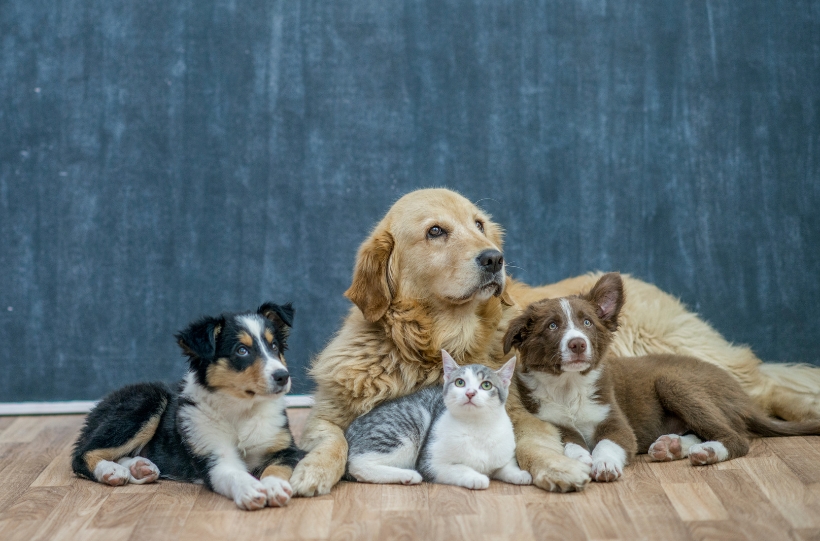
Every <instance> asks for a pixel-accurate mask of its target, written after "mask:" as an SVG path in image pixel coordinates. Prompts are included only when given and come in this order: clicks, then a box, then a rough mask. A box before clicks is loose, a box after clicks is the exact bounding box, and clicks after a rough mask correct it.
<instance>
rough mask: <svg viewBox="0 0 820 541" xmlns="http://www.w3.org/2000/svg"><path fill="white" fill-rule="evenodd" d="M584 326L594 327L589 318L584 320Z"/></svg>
mask: <svg viewBox="0 0 820 541" xmlns="http://www.w3.org/2000/svg"><path fill="white" fill-rule="evenodd" d="M584 327H592V322H591V321H590V320H588V319H585V320H584Z"/></svg>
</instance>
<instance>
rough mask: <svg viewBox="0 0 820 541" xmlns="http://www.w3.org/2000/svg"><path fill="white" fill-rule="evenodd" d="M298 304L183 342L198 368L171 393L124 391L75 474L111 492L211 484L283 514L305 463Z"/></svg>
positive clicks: (96, 420) (200, 325) (203, 327)
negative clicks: (295, 391) (298, 406)
mask: <svg viewBox="0 0 820 541" xmlns="http://www.w3.org/2000/svg"><path fill="white" fill-rule="evenodd" d="M292 324H293V308H292V307H291V305H290V304H285V305H284V306H279V305H276V304H273V303H267V304H263V305H262V306H261V307H260V308H259V310H257V311H256V312H247V313H243V314H223V315H221V316H219V317H206V318H203V319H201V320H199V321H197V322H196V323H193V324H191V325H190V326H189V327H188V328H187V329H185V330H184V331H182V332H180V333H178V334H177V335H176V338H177V341H178V342H179V345H180V346H181V347H182V350H183V352H184V353H185V355H187V357H188V360H189V364H190V370H189V372H188V374H187V375H186V376H185V378H184V379H183V380H182V381H181V382H180V383H179V385H178V386H177V387H176V388H175V389H172V388H170V387H168V386H167V385H165V384H163V383H140V384H136V385H129V386H127V387H123V388H122V389H120V390H118V391H114V392H113V393H111V394H110V395H108V396H107V397H105V398H104V399H103V400H102V401H101V402H100V403H99V404H98V405H97V407H96V408H94V410H93V411H92V412H91V413H90V414H89V415H88V418H87V420H86V423H85V426H84V427H83V430H82V432H81V433H80V437H79V439H78V440H77V443H76V445H75V448H74V456H73V461H72V467H73V469H74V472H75V473H76V474H77V475H79V476H82V477H86V478H88V479H92V480H95V481H98V482H100V483H105V484H108V485H112V486H117V485H124V484H126V483H136V484H142V483H151V482H154V481H156V480H157V479H158V478H159V477H163V478H168V479H175V480H179V481H190V482H204V483H205V485H206V486H208V488H210V489H212V490H213V491H215V492H218V493H219V494H222V495H223V496H226V497H228V498H231V499H232V500H233V501H234V502H235V503H236V505H237V506H239V507H240V508H242V509H248V510H253V509H261V508H262V507H265V506H266V505H267V506H272V507H279V506H283V505H286V504H287V503H288V501H289V500H290V497H291V494H292V492H293V491H292V490H291V487H290V484H289V483H288V481H289V479H290V474H291V472H292V471H293V468H294V467H295V466H296V463H297V462H299V459H300V458H301V457H302V456H303V454H304V453H303V452H302V451H300V450H299V449H298V448H297V447H296V446H295V445H294V443H293V438H292V437H291V434H290V430H289V428H288V420H287V417H286V415H285V400H284V396H285V394H286V393H287V392H288V391H289V390H290V386H291V382H290V375H289V374H288V370H287V368H286V366H285V358H284V356H283V352H284V350H285V348H286V341H287V337H288V333H289V331H290V328H291V326H292Z"/></svg>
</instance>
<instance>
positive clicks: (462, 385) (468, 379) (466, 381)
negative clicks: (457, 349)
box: [441, 350, 515, 415]
mask: <svg viewBox="0 0 820 541" xmlns="http://www.w3.org/2000/svg"><path fill="white" fill-rule="evenodd" d="M441 360H442V363H443V364H444V404H445V405H446V406H447V409H448V410H449V411H450V412H451V413H453V414H459V413H462V414H467V415H475V414H480V413H481V412H484V411H491V410H496V409H498V408H502V409H503V408H504V404H505V403H506V402H507V394H508V392H509V388H510V381H511V380H512V377H513V373H514V372H515V357H513V358H512V359H510V360H509V361H507V363H506V364H505V365H504V366H502V367H501V368H499V369H498V370H493V369H491V368H489V367H486V366H484V365H483V364H470V365H467V366H459V365H458V363H456V362H455V361H454V360H453V358H452V357H451V356H450V354H449V353H447V352H446V351H444V350H441Z"/></svg>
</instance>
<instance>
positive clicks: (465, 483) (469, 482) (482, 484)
mask: <svg viewBox="0 0 820 541" xmlns="http://www.w3.org/2000/svg"><path fill="white" fill-rule="evenodd" d="M458 484H459V486H462V487H464V488H469V489H471V490H484V489H486V488H489V486H490V478H489V477H487V476H486V475H484V474H481V473H478V472H476V473H475V474H474V475H465V476H464V477H463V478H462V479H459V481H458Z"/></svg>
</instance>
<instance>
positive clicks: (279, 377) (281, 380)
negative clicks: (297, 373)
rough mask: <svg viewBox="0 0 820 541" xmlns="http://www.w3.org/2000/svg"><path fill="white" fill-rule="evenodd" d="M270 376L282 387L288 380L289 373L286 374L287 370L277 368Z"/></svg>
mask: <svg viewBox="0 0 820 541" xmlns="http://www.w3.org/2000/svg"><path fill="white" fill-rule="evenodd" d="M271 377H272V378H273V381H274V382H275V383H276V384H277V385H280V386H282V387H284V386H285V384H286V383H287V382H288V378H290V374H288V371H287V370H277V371H276V372H274V373H273V376H271Z"/></svg>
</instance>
